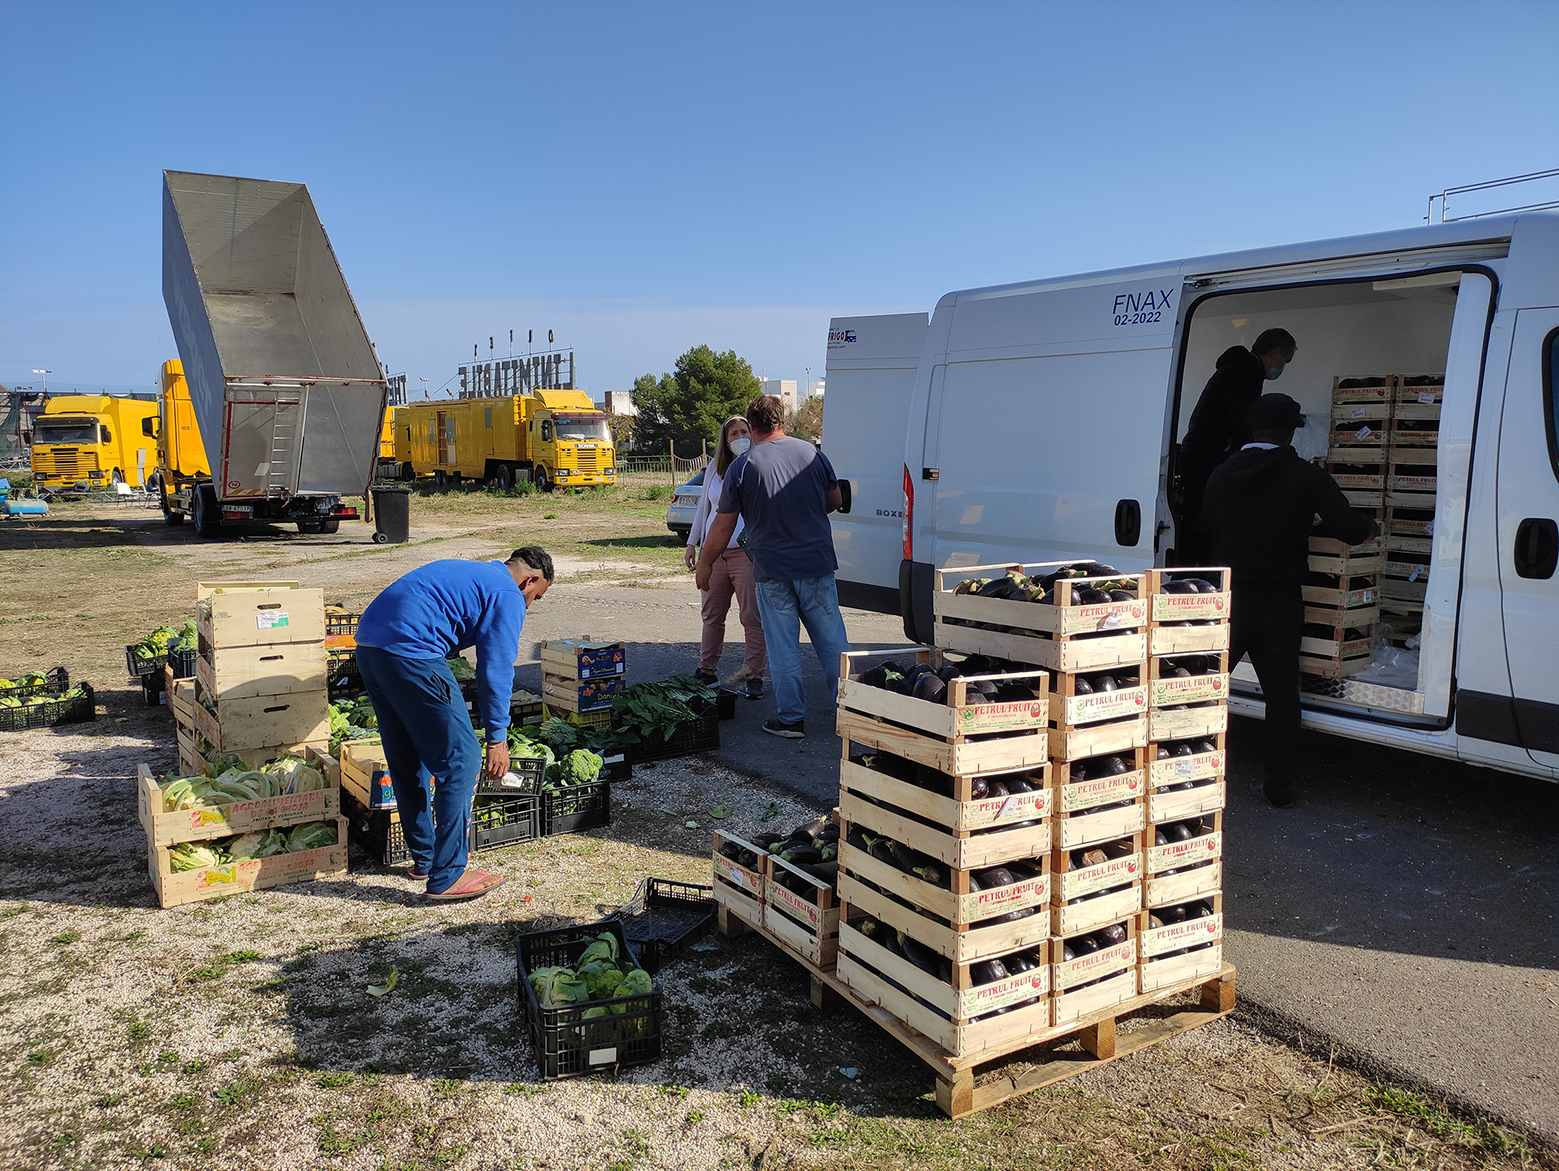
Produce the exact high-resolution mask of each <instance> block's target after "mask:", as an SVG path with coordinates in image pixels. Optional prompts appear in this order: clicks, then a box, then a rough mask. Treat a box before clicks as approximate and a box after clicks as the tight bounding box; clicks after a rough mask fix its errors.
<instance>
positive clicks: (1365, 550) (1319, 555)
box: [1310, 537, 1386, 577]
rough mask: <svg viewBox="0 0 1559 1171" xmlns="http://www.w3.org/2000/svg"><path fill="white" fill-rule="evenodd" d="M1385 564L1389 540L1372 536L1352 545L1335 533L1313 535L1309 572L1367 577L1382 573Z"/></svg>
mask: <svg viewBox="0 0 1559 1171" xmlns="http://www.w3.org/2000/svg"><path fill="white" fill-rule="evenodd" d="M1385 564H1386V542H1385V541H1384V540H1383V539H1382V538H1380V537H1370V538H1369V539H1368V540H1366V541H1364V542H1362V543H1361V544H1358V545H1349V544H1348V543H1347V542H1346V541H1339V540H1337V539H1336V538H1333V537H1311V538H1310V572H1311V573H1330V574H1335V575H1337V576H1344V577H1364V576H1367V575H1369V574H1373V573H1379V572H1380V571H1381V569H1383V568H1384V567H1385Z"/></svg>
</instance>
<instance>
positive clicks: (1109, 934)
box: [1099, 923, 1126, 946]
mask: <svg viewBox="0 0 1559 1171" xmlns="http://www.w3.org/2000/svg"><path fill="white" fill-rule="evenodd" d="M1099 936H1100V938H1102V939H1103V940H1104V942H1105V945H1106V946H1110V945H1112V944H1116V943H1125V942H1126V928H1125V927H1124V926H1122V925H1121V924H1119V923H1111V924H1110V925H1109V926H1108V927H1101V928H1099Z"/></svg>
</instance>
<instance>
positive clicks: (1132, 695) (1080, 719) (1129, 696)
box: [1062, 687, 1148, 724]
mask: <svg viewBox="0 0 1559 1171" xmlns="http://www.w3.org/2000/svg"><path fill="white" fill-rule="evenodd" d="M1147 707H1148V689H1147V688H1146V687H1121V688H1118V689H1117V690H1115V691H1096V692H1094V693H1093V694H1092V695H1074V696H1071V697H1070V698H1068V699H1067V700H1066V701H1065V703H1064V704H1063V707H1062V710H1063V711H1064V712H1065V713H1066V722H1067V723H1068V724H1091V723H1095V722H1096V721H1099V720H1114V719H1119V718H1120V717H1121V716H1134V715H1136V714H1137V713H1139V712H1144V711H1146V710H1147Z"/></svg>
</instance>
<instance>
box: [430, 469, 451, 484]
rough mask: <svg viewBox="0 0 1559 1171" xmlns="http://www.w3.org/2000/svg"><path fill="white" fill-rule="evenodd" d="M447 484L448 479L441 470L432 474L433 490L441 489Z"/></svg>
mask: <svg viewBox="0 0 1559 1171" xmlns="http://www.w3.org/2000/svg"><path fill="white" fill-rule="evenodd" d="M447 483H449V477H448V476H446V475H445V474H444V470H443V469H442V468H440V469H439V470H438V471H436V472H434V473H433V486H434V487H435V488H442V487H443V486H444V485H445V484H447Z"/></svg>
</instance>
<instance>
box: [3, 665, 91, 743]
mask: <svg viewBox="0 0 1559 1171" xmlns="http://www.w3.org/2000/svg"><path fill="white" fill-rule="evenodd" d="M60 670H61V671H63V670H64V668H60ZM51 674H52V672H51ZM79 686H80V687H81V694H80V695H72V696H68V697H66V696H58V695H52V694H49V693H47V692H45V690H44V688H43V687H38V686H34V687H18V688H12V689H11V690H8V691H0V695H6V696H9V697H11V698H13V699H35V698H37V697H38V696H39V695H42V696H43V702H42V703H30V704H27V705H26V706H25V707H0V732H22V731H26V730H27V729H28V728H53V727H57V726H58V725H60V724H85V723H87V722H88V721H90V720H95V719H97V699H96V697H95V696H94V695H93V694H92V685H91V684H90V683H82V684H80V685H79Z"/></svg>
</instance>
